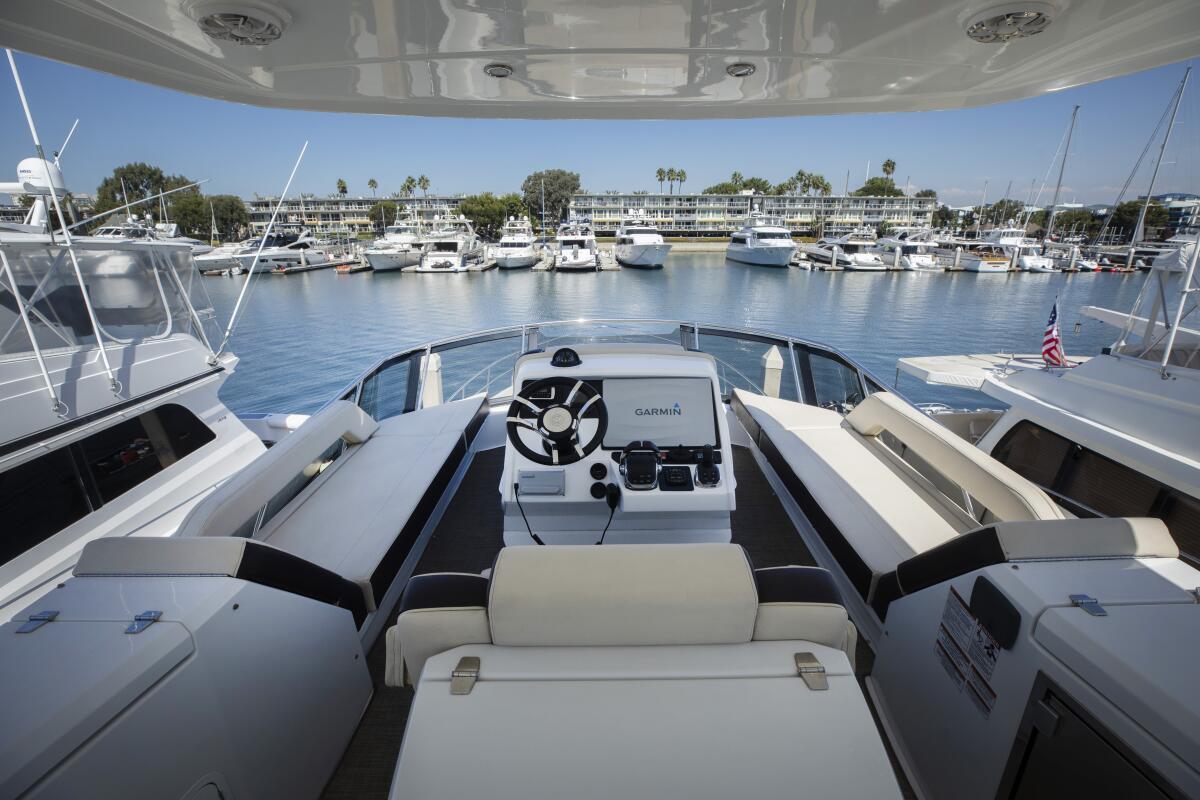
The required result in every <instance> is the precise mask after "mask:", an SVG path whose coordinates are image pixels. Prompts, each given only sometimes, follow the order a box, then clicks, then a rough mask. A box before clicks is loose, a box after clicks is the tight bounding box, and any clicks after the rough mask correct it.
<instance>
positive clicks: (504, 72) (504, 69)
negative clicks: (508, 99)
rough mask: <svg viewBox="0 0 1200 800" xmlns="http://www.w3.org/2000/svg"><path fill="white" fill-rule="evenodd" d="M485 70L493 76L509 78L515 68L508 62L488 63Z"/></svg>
mask: <svg viewBox="0 0 1200 800" xmlns="http://www.w3.org/2000/svg"><path fill="white" fill-rule="evenodd" d="M483 71H484V72H485V73H487V74H488V75H489V76H490V77H492V78H507V77H508V76H510V75H512V74H513V68H512V67H510V66H509V65H508V64H488V65H487V66H486V67H484V68H483Z"/></svg>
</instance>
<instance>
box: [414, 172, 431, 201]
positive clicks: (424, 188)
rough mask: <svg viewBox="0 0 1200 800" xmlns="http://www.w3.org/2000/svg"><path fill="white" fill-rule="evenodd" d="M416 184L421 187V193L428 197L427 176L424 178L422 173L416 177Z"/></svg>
mask: <svg viewBox="0 0 1200 800" xmlns="http://www.w3.org/2000/svg"><path fill="white" fill-rule="evenodd" d="M417 186H419V187H421V194H423V195H425V196H426V197H429V178H426V177H425V176H424V175H422V176H421V177H419V178H417Z"/></svg>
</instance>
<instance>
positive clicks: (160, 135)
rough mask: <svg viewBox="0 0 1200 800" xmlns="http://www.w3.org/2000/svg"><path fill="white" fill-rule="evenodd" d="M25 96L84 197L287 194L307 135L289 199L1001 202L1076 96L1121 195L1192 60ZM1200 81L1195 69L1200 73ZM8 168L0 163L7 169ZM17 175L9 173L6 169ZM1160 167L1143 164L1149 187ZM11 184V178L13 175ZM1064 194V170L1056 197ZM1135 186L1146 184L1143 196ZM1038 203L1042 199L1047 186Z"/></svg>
mask: <svg viewBox="0 0 1200 800" xmlns="http://www.w3.org/2000/svg"><path fill="white" fill-rule="evenodd" d="M17 63H18V66H19V67H20V69H21V71H22V77H23V79H24V81H25V86H26V90H27V92H28V94H29V96H30V98H31V103H32V105H33V110H34V114H35V116H36V120H37V123H38V126H39V130H40V132H41V135H42V138H43V140H44V142H45V144H46V146H47V148H48V149H54V148H56V147H57V146H58V144H59V143H60V142H61V141H62V138H63V137H64V136H65V135H66V132H67V131H68V129H69V128H70V126H71V122H72V121H73V120H74V119H75V118H76V117H78V118H79V119H80V125H79V130H78V131H76V134H75V138H74V139H73V141H72V142H71V145H70V148H69V149H68V151H67V153H66V155H65V157H64V159H63V168H64V171H65V173H66V176H67V181H68V185H69V186H70V187H71V188H72V189H73V190H75V191H79V192H94V191H95V187H96V186H97V184H98V183H99V182H100V180H101V179H102V178H103V177H104V176H105V175H107V174H109V173H110V172H111V171H112V169H113V167H115V166H118V165H121V164H124V163H127V162H130V161H146V162H149V163H151V164H155V165H157V166H160V167H162V168H163V169H164V170H166V171H167V172H169V173H176V174H183V175H187V176H188V177H191V178H193V179H199V178H211V181H210V183H208V184H207V185H206V186H205V187H204V191H205V192H206V193H212V194H219V193H230V194H237V195H241V196H243V197H246V196H251V195H252V194H254V193H256V192H257V193H259V194H276V193H278V192H279V190H280V189H282V187H283V183H284V181H285V180H286V179H287V174H288V171H289V169H290V168H291V165H292V161H293V160H294V158H295V156H296V154H297V153H298V152H299V149H300V146H301V144H302V143H303V141H304V140H305V139H308V140H310V145H309V151H308V156H307V157H306V159H305V161H304V164H303V166H302V167H301V169H300V173H299V174H298V176H297V179H296V184H295V186H294V187H293V193H296V192H298V191H304V192H314V193H316V194H319V195H324V194H328V193H330V192H332V191H334V188H335V184H336V181H337V179H338V178H344V179H345V180H346V181H347V183H348V184H349V186H350V192H351V194H355V195H357V194H364V195H369V190H368V189H367V185H366V184H367V180H368V179H369V178H372V177H373V178H375V179H376V180H377V181H378V182H379V193H380V194H387V193H388V192H391V191H395V190H396V189H398V188H399V184H400V182H401V181H403V180H404V177H405V176H406V175H414V176H415V175H419V174H422V173H424V174H426V175H428V176H429V178H430V179H431V180H432V183H433V186H432V192H437V193H459V192H468V193H473V192H481V191H492V192H506V191H515V190H518V189H519V187H520V184H521V181H522V180H523V179H524V178H525V176H526V175H527V174H529V173H530V172H532V171H534V170H537V169H542V168H549V167H562V168H566V169H570V170H574V171H576V172H579V173H580V174H581V176H582V180H583V186H584V188H586V189H589V190H591V191H603V190H607V189H618V190H622V191H632V190H636V189H656V188H657V184H656V183H655V181H654V179H653V176H654V171H655V169H656V168H657V167H659V166H664V167H666V166H676V167H681V168H683V169H686V170H687V173H688V182H687V184H686V189H687V190H691V191H700V190H701V189H703V188H704V187H705V186H708V185H709V184H712V183H716V182H718V181H720V180H724V179H725V178H727V177H728V175H729V173H730V172H732V171H734V170H737V171H740V172H741V173H743V174H744V175H747V176H750V175H761V176H762V177H765V178H768V179H770V180H772V181H779V180H782V179H783V178H786V177H787V176H788V175H791V174H792V173H794V172H795V171H796V170H797V169H806V170H809V171H814V172H819V173H822V174H824V175H825V177H826V178H827V179H828V180H829V181H830V182H831V183H832V184H833V185H834V187H835V190H836V191H839V192H840V191H841V189H842V186H843V184H844V182H845V180H846V172H847V170H849V171H850V188H851V189H854V188H855V187H856V186H858V185H859V184H860V183H861V181H862V179H863V177H864V174H865V172H866V168H867V162H868V161H870V162H871V168H872V172H873V173H874V174H878V172H879V164H880V163H881V162H882V161H883V160H884V159H885V158H892V159H894V160H895V161H896V162H897V170H896V176H895V177H896V180H897V182H898V183H901V184H903V182H904V181H905V179H906V178H908V177H910V176H911V180H912V183H913V185H914V187H918V188H933V189H936V190H938V192H939V194H940V196H941V198H942V200H943V202H947V203H949V204H951V205H965V204H969V203H972V202H976V203H977V202H979V194H980V190H981V189H982V187H983V182H984V180H985V179H989V180H990V188H989V189H988V195H989V198H990V199H997V198H998V197H999V196H1000V194H1002V193H1003V191H1004V189H1005V186H1006V185H1007V183H1008V181H1009V180H1010V179H1011V180H1013V191H1012V194H1013V196H1014V197H1020V198H1024V197H1025V196H1026V194H1027V193H1028V191H1029V185H1030V181H1031V179H1034V178H1037V179H1038V181H1039V182H1040V181H1041V178H1042V176H1043V175H1044V174H1045V173H1046V170H1047V168H1048V167H1049V165H1050V160H1051V158H1052V157H1053V155H1054V152H1055V149H1056V147H1057V146H1058V144H1059V141H1060V140H1061V137H1062V135H1063V133H1064V131H1065V129H1066V125H1067V121H1068V119H1069V116H1070V111H1071V107H1072V106H1073V105H1074V104H1076V103H1078V104H1080V105H1081V106H1082V107H1083V108H1082V110H1081V111H1080V116H1079V126H1078V128H1077V130H1076V136H1075V143H1074V145H1073V146H1072V148H1071V160H1070V162H1069V164H1068V167H1067V175H1066V180H1065V182H1064V185H1065V188H1064V194H1063V199H1064V200H1065V201H1068V202H1069V201H1077V202H1085V203H1092V202H1108V201H1110V200H1112V198H1113V197H1114V196H1115V194H1116V192H1117V190H1118V189H1119V187H1120V186H1121V184H1122V183H1123V182H1124V181H1125V178H1126V175H1127V174H1128V172H1129V170H1130V168H1131V167H1132V165H1133V163H1134V161H1135V159H1136V158H1137V155H1138V153H1139V152H1140V151H1141V149H1142V147H1143V146H1144V144H1145V141H1146V138H1147V137H1148V136H1149V133H1150V131H1151V129H1152V128H1153V126H1154V124H1155V123H1156V122H1157V120H1158V118H1159V116H1160V114H1161V113H1162V110H1163V108H1164V107H1165V105H1166V103H1167V101H1168V99H1169V98H1170V96H1171V93H1172V92H1173V91H1174V88H1175V86H1176V84H1177V83H1178V81H1179V79H1180V77H1181V76H1182V74H1183V65H1174V66H1169V67H1163V68H1160V69H1156V70H1151V71H1148V72H1143V73H1139V74H1136V75H1130V76H1126V77H1124V78H1118V79H1115V80H1111V81H1106V82H1103V83H1098V84H1093V85H1090V86H1084V87H1079V88H1075V89H1070V90H1066V91H1061V92H1057V93H1055V94H1051V95H1047V96H1043V97H1038V98H1033V99H1030V100H1023V101H1019V102H1015V103H1007V104H1004V105H997V106H989V107H986V108H978V109H965V110H955V111H938V112H921V113H909V114H871V115H856V116H838V117H793V118H785V119H763V120H731V121H685V122H670V121H603V122H598V121H523V120H522V121H516V120H512V121H509V120H482V119H444V118H422V117H400V116H397V117H383V116H366V115H352V114H324V113H313V112H300V111H278V110H271V109H263V108H255V107H252V106H242V105H236V104H232V103H227V102H223V101H218V100H208V99H205V98H200V97H193V96H191V95H186V94H181V93H178V92H173V91H169V90H167V89H160V88H157V87H153V86H146V85H143V84H139V83H134V82H132V81H127V80H123V79H120V78H115V77H112V76H110V75H106V74H102V73H98V72H91V71H88V70H85V69H80V68H77V67H70V66H66V65H63V64H58V63H55V62H52V61H46V60H43V59H39V58H36V57H33V56H27V55H22V54H18V56H17ZM1197 77H1198V78H1200V76H1197ZM0 108H3V109H5V111H6V113H5V114H4V115H3V119H4V123H3V126H2V128H0V162H3V164H2V165H0V170H3V171H14V172H15V169H16V163H17V162H18V161H19V160H20V159H21V158H23V157H26V156H28V155H32V153H33V148H32V145H31V144H30V139H29V134H28V132H27V130H26V127H25V124H24V119H23V118H22V116H21V115H20V110H19V108H20V107H19V105H18V101H17V96H16V90H15V89H14V87H13V84H12V80H11V78H10V77H9V75H8V74H7V70H4V71H3V73H2V74H0ZM1197 108H1200V80H1197V81H1194V82H1193V84H1192V86H1191V91H1190V92H1189V99H1185V101H1184V109H1183V110H1182V111H1181V113H1180V121H1179V124H1178V125H1177V127H1176V128H1175V133H1174V135H1173V136H1174V139H1173V145H1172V147H1171V148H1170V149H1169V150H1168V157H1167V160H1166V162H1167V163H1165V165H1164V168H1163V174H1162V176H1161V177H1160V182H1159V184H1158V187H1159V188H1160V189H1161V190H1162V191H1193V192H1200V180H1198V179H1200V174H1198V173H1200V157H1198V156H1200V153H1198V152H1197V150H1200V125H1198V121H1200V115H1198V114H1197V112H1196V109H1197ZM3 171H0V174H4V172H3ZM9 174H12V173H11V172H10V173H9ZM1148 177H1149V170H1148V169H1145V170H1143V176H1142V177H1141V179H1140V182H1139V183H1137V184H1135V186H1136V189H1137V190H1138V191H1141V190H1143V189H1144V187H1145V185H1146V181H1147V180H1148ZM12 179H13V178H11V177H10V178H6V180H12ZM1052 189H1053V178H1052V179H1051V185H1050V187H1049V188H1048V189H1047V192H1050V191H1052ZM1135 194H1136V192H1135ZM1042 202H1043V203H1044V202H1047V198H1043V201H1042Z"/></svg>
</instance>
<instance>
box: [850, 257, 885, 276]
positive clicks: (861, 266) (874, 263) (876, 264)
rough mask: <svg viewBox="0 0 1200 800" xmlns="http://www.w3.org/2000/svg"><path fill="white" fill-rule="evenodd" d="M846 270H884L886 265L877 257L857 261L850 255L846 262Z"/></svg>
mask: <svg viewBox="0 0 1200 800" xmlns="http://www.w3.org/2000/svg"><path fill="white" fill-rule="evenodd" d="M846 270H847V271H848V272H886V271H887V265H886V264H884V263H883V262H882V261H880V260H879V259H873V260H870V261H859V260H858V259H857V258H855V257H853V256H852V257H851V258H850V262H849V263H848V264H846Z"/></svg>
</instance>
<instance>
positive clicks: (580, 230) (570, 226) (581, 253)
mask: <svg viewBox="0 0 1200 800" xmlns="http://www.w3.org/2000/svg"><path fill="white" fill-rule="evenodd" d="M554 269H555V270H556V271H563V272H595V271H596V270H598V269H600V246H599V245H597V244H596V234H595V233H593V232H592V226H591V224H590V223H588V222H584V221H581V220H569V221H567V222H564V223H563V224H561V225H559V226H558V230H557V231H556V232H555V234H554Z"/></svg>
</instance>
